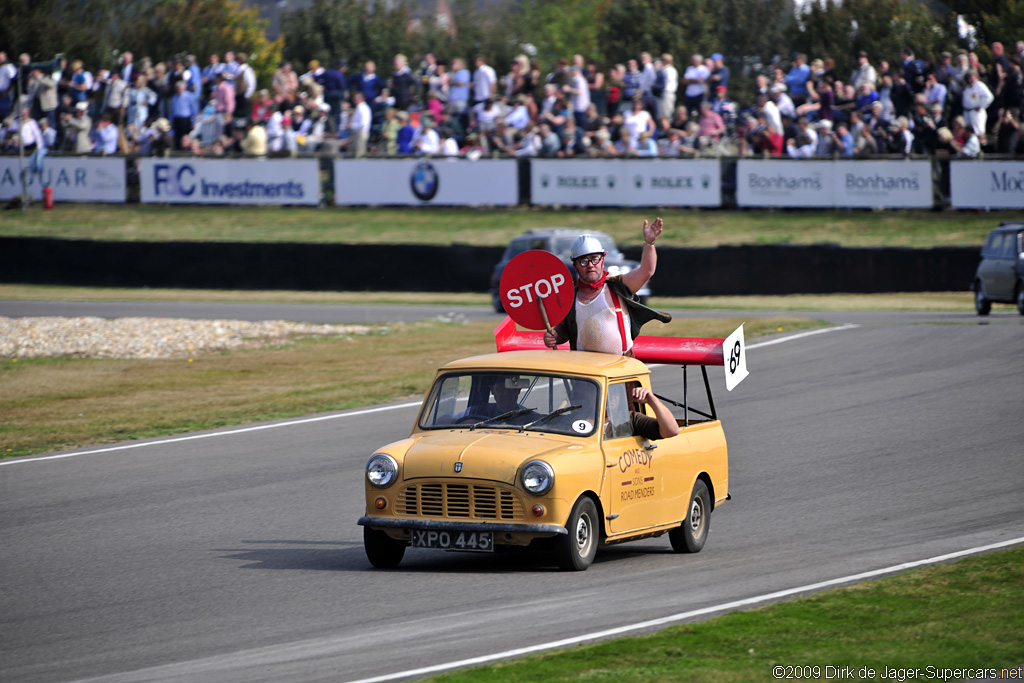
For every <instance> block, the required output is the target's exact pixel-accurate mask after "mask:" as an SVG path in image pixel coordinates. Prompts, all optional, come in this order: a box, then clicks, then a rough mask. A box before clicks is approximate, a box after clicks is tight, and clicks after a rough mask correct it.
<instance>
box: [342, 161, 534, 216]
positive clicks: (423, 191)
mask: <svg viewBox="0 0 1024 683" xmlns="http://www.w3.org/2000/svg"><path fill="white" fill-rule="evenodd" d="M334 203H335V204H338V205H340V206H353V205H363V204H369V205H385V206H387V205H400V206H426V205H448V206H481V205H486V206H515V205H516V204H518V203H519V170H518V164H517V163H516V161H515V160H514V159H478V160H476V161H472V160H469V159H446V158H430V159H428V158H420V159H337V160H336V161H335V162H334Z"/></svg>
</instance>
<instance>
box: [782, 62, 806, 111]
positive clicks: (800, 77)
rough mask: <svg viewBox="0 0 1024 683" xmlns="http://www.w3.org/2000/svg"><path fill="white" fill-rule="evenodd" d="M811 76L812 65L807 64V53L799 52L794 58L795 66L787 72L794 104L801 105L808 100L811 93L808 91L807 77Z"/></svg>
mask: <svg viewBox="0 0 1024 683" xmlns="http://www.w3.org/2000/svg"><path fill="white" fill-rule="evenodd" d="M810 77H811V67H809V66H807V55H805V54H803V53H802V52H799V53H797V55H796V58H795V59H794V60H793V66H792V68H790V70H789V73H787V74H786V85H787V86H788V87H789V97H790V99H791V100H793V104H795V105H796V106H798V107H799V106H800V105H801V104H804V103H805V102H807V97H808V95H809V93H808V91H807V79H809V78H810Z"/></svg>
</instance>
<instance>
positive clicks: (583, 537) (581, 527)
mask: <svg viewBox="0 0 1024 683" xmlns="http://www.w3.org/2000/svg"><path fill="white" fill-rule="evenodd" d="M589 546H590V520H589V518H588V517H587V516H586V515H583V516H581V517H580V520H579V521H578V522H576V548H577V550H579V552H580V555H586V554H587V549H588V548H589Z"/></svg>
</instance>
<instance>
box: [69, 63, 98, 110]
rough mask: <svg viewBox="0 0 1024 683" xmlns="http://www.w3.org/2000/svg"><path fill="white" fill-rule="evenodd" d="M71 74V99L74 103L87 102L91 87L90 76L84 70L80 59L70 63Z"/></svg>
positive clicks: (91, 80) (91, 79)
mask: <svg viewBox="0 0 1024 683" xmlns="http://www.w3.org/2000/svg"><path fill="white" fill-rule="evenodd" d="M71 72H72V73H71V87H70V89H71V96H72V98H73V99H74V101H75V102H76V103H77V102H86V101H88V98H89V93H90V92H91V91H92V86H93V78H92V74H91V73H89V72H88V71H86V70H85V67H84V66H83V65H82V60H80V59H76V60H74V61H73V62H71Z"/></svg>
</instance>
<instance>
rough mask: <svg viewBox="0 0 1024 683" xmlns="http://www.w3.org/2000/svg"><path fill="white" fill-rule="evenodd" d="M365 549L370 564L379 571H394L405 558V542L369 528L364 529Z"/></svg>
mask: <svg viewBox="0 0 1024 683" xmlns="http://www.w3.org/2000/svg"><path fill="white" fill-rule="evenodd" d="M363 548H364V549H365V550H366V558H367V559H368V560H370V564H372V565H373V566H374V567H377V568H378V569H393V568H395V567H397V566H398V563H399V562H401V561H402V557H404V556H405V541H396V540H395V539H393V538H391V537H390V536H388V535H387V534H386V533H384V532H383V531H377V530H376V529H371V528H370V527H368V526H364V527H363Z"/></svg>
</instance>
